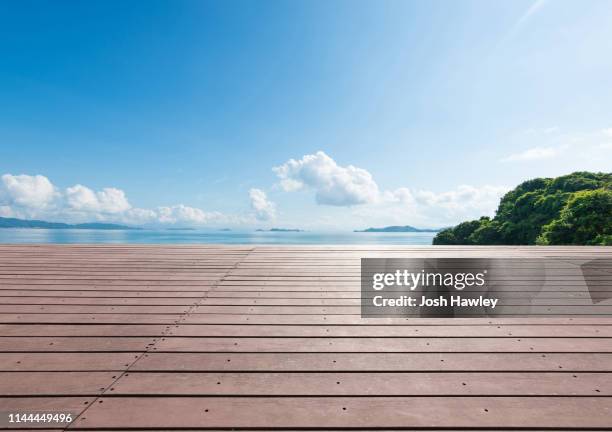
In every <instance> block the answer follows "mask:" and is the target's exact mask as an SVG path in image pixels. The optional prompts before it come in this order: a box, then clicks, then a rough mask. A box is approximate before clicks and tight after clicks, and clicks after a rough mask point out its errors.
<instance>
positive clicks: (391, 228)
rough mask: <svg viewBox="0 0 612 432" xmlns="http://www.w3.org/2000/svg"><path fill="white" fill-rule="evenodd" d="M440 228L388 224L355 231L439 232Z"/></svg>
mask: <svg viewBox="0 0 612 432" xmlns="http://www.w3.org/2000/svg"><path fill="white" fill-rule="evenodd" d="M438 231H440V229H436V228H424V229H421V228H415V227H413V226H410V225H404V226H388V227H384V228H368V229H364V230H355V231H354V232H394V233H397V232H438Z"/></svg>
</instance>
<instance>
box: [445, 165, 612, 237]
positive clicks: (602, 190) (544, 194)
mask: <svg viewBox="0 0 612 432" xmlns="http://www.w3.org/2000/svg"><path fill="white" fill-rule="evenodd" d="M433 244H434V245H534V244H537V245H593V246H595V245H599V246H612V174H611V173H592V172H575V173H573V174H569V175H565V176H561V177H556V178H536V179H533V180H528V181H526V182H523V183H521V184H520V185H518V186H517V187H516V188H514V189H513V190H511V191H510V192H508V193H507V194H506V195H504V196H503V198H502V199H501V201H500V203H499V207H498V208H497V212H496V213H495V217H493V218H489V217H487V216H483V217H481V218H480V219H476V220H472V221H467V222H462V223H460V224H459V225H457V226H455V227H452V228H447V229H444V230H442V231H440V232H439V233H438V234H437V235H436V237H435V238H434V240H433Z"/></svg>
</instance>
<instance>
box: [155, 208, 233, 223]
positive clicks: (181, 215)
mask: <svg viewBox="0 0 612 432" xmlns="http://www.w3.org/2000/svg"><path fill="white" fill-rule="evenodd" d="M222 216H223V215H222V214H221V213H219V212H205V211H204V210H202V209H199V208H196V207H189V206H186V205H183V204H179V205H175V206H170V207H158V208H157V218H158V221H159V222H161V223H169V224H175V223H177V222H180V223H192V224H196V225H205V224H207V223H210V222H213V221H218V220H222V219H223V217H222Z"/></svg>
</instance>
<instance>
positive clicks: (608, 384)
mask: <svg viewBox="0 0 612 432" xmlns="http://www.w3.org/2000/svg"><path fill="white" fill-rule="evenodd" d="M109 393H110V394H112V395H114V396H126V395H144V394H146V395H156V396H169V395H176V396H178V395H182V396H185V395H199V396H202V395H208V396H210V395H214V396H222V395H238V396H266V395H268V396H286V395H293V396H299V395H301V396H306V395H308V396H330V395H343V396H351V395H354V396H357V395H359V396H367V395H372V396H432V395H434V396H481V395H490V396H509V395H513V396H521V395H522V396H552V395H557V396H568V395H582V396H612V373H580V372H578V373H571V372H570V373H564V372H563V373H542V372H535V373H534V372H515V373H504V372H498V373H490V372H445V373H439V372H430V373H422V372H416V373H394V372H391V373H358V372H353V373H342V372H339V373H338V372H332V373H329V372H310V373H296V372H290V373H287V372H276V373H268V372H262V373H248V372H242V373H235V372H234V373H198V372H192V373H184V372H153V373H151V372H130V373H128V374H125V375H123V376H122V377H121V379H120V380H119V381H117V382H116V383H114V384H113V390H112V391H110V392H109Z"/></svg>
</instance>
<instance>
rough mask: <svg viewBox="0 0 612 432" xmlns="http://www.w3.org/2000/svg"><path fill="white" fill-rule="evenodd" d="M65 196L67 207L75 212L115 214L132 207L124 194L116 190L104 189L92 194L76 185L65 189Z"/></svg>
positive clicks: (81, 186)
mask: <svg viewBox="0 0 612 432" xmlns="http://www.w3.org/2000/svg"><path fill="white" fill-rule="evenodd" d="M65 196H66V202H67V204H68V207H69V208H70V209H73V210H76V211H84V212H96V213H98V212H99V213H109V214H116V213H123V212H125V211H127V210H129V209H130V208H131V207H132V206H131V205H130V203H129V202H128V200H127V198H126V196H125V193H124V192H123V191H122V190H120V189H116V188H104V189H102V190H101V191H99V192H94V191H93V190H91V189H89V188H88V187H86V186H83V185H80V184H77V185H74V186H72V187H69V188H67V189H66V194H65Z"/></svg>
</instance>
